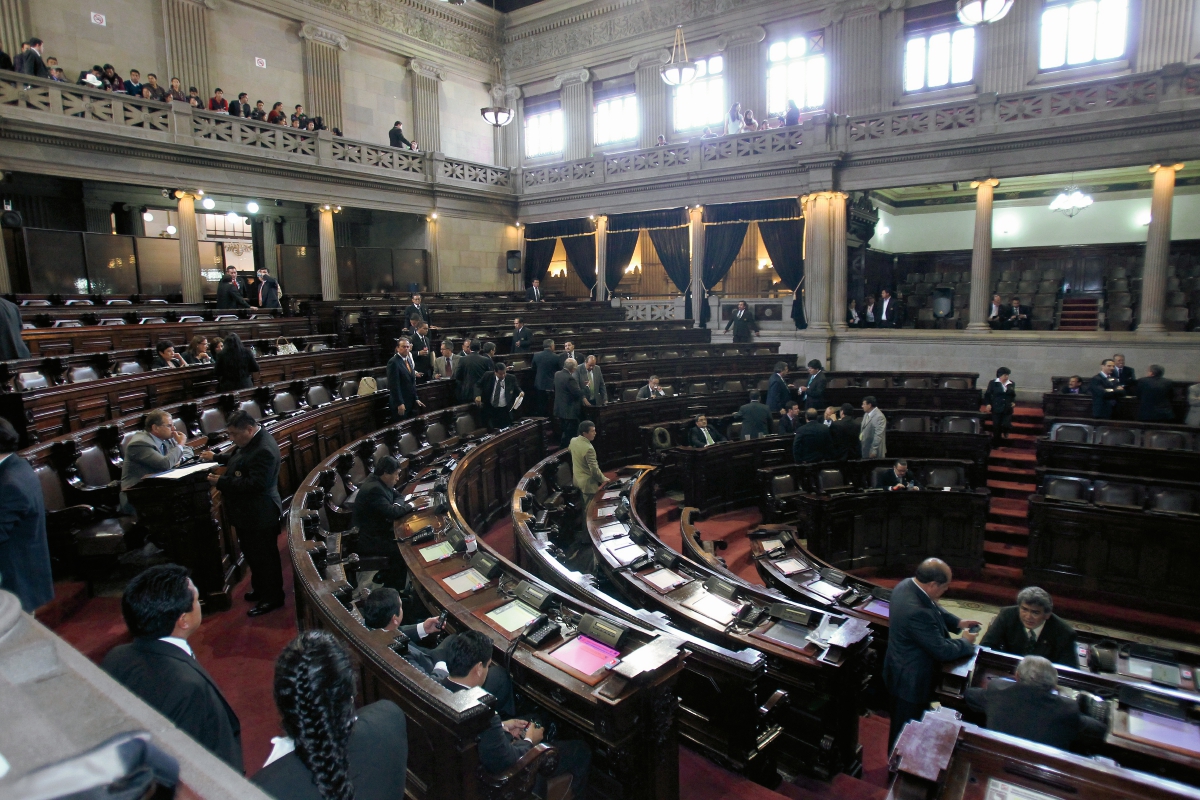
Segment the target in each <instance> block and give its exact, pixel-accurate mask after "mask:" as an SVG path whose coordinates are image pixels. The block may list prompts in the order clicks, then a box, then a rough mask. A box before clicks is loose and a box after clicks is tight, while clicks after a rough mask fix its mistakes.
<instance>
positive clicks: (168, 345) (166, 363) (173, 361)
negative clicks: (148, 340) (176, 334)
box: [150, 339, 187, 369]
mask: <svg viewBox="0 0 1200 800" xmlns="http://www.w3.org/2000/svg"><path fill="white" fill-rule="evenodd" d="M155 350H157V351H158V354H157V355H155V356H154V361H152V362H151V363H150V368H151V369H174V368H176V367H182V366H184V365H185V364H186V363H187V362H185V361H184V360H183V356H181V355H179V354H178V353H176V352H175V343H174V342H169V341H167V340H166V339H163V340H161V341H159V343H158V345H157V347H155Z"/></svg>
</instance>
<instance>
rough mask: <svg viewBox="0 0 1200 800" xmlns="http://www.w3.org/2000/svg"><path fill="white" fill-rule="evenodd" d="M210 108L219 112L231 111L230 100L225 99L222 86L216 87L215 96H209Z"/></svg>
mask: <svg viewBox="0 0 1200 800" xmlns="http://www.w3.org/2000/svg"><path fill="white" fill-rule="evenodd" d="M208 110H209V111H215V112H216V113H218V114H228V113H229V101H228V100H226V99H225V92H223V91H221V89H220V87H218V88H216V89H214V90H213V96H212V97H210V98H208Z"/></svg>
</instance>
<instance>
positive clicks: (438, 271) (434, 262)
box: [425, 215, 525, 292]
mask: <svg viewBox="0 0 1200 800" xmlns="http://www.w3.org/2000/svg"><path fill="white" fill-rule="evenodd" d="M440 230H441V224H440V223H439V222H438V221H437V216H436V215H430V216H429V217H427V218H426V219H425V238H426V243H427V244H428V250H429V291H431V292H440V291H442V254H441V249H440V248H439V247H438V241H439V239H440V237H439V233H440ZM521 263H522V264H524V263H525V262H524V261H522V262H521Z"/></svg>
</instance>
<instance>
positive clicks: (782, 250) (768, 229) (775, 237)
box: [758, 219, 804, 289]
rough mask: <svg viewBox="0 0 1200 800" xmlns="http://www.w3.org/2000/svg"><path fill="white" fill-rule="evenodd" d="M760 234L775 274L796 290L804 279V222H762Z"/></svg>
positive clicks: (759, 228) (787, 285) (759, 226)
mask: <svg viewBox="0 0 1200 800" xmlns="http://www.w3.org/2000/svg"><path fill="white" fill-rule="evenodd" d="M758 232H759V233H760V234H762V238H763V244H765V245H766V246H767V255H769V256H770V257H771V266H773V267H774V268H775V273H776V274H777V275H779V279H780V280H781V281H783V285H784V286H786V287H788V288H789V289H795V288H796V287H797V286H799V285H800V280H801V279H802V278H803V277H804V220H802V219H797V220H786V221H784V222H760V223H758Z"/></svg>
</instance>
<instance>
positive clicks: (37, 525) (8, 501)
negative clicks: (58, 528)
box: [0, 453, 54, 614]
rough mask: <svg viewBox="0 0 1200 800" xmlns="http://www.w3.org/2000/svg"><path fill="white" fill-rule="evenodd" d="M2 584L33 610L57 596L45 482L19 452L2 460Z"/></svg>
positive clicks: (0, 537) (0, 495)
mask: <svg viewBox="0 0 1200 800" xmlns="http://www.w3.org/2000/svg"><path fill="white" fill-rule="evenodd" d="M0 587H3V588H4V589H7V590H8V591H10V592H12V593H13V594H15V595H16V596H17V597H18V598H20V600H21V608H23V609H25V610H26V611H28V612H29V613H30V614H32V613H33V610H34V609H35V608H37V607H38V606H42V605H45V604H46V603H49V602H50V601H51V600H53V599H54V580H53V578H51V577H50V545H49V543H48V541H47V539H46V507H45V504H44V502H43V500H42V486H41V484H40V483H39V482H38V478H37V475H36V474H35V473H34V471H33V467H31V466H29V462H28V461H26V460H25V459H23V458H21V457H20V456H19V455H17V454H16V453H10V454H9V455H8V456H7V457H5V459H4V460H3V461H0Z"/></svg>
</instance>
